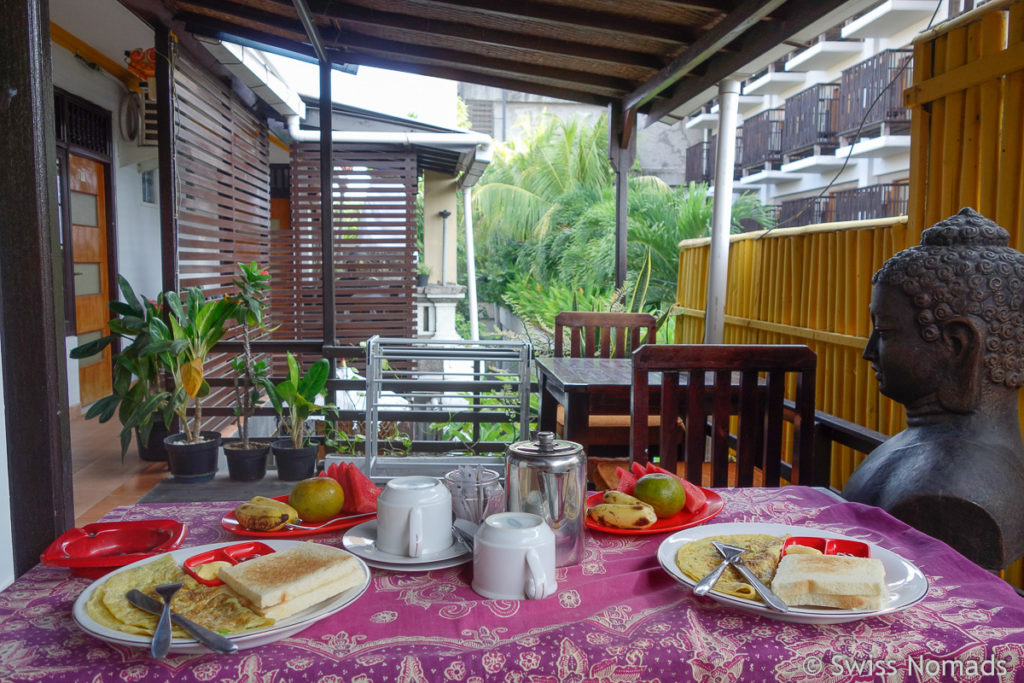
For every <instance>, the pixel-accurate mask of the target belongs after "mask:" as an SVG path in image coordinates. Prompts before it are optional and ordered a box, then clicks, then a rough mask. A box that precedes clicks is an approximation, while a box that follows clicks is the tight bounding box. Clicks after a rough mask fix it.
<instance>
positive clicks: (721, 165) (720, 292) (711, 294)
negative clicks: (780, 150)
mask: <svg viewBox="0 0 1024 683" xmlns="http://www.w3.org/2000/svg"><path fill="white" fill-rule="evenodd" d="M739 94H740V84H739V81H735V80H733V79H730V78H726V79H724V80H723V81H721V82H720V83H719V84H718V150H717V152H716V153H717V155H718V156H717V161H716V163H715V199H714V208H713V213H712V217H711V252H710V256H709V266H708V299H707V304H706V305H705V307H704V310H705V314H704V343H705V344H721V343H722V337H723V335H724V333H725V287H726V279H727V276H728V272H729V232H730V228H731V226H732V181H733V177H732V176H733V168H734V166H735V165H736V115H737V109H738V106H739Z"/></svg>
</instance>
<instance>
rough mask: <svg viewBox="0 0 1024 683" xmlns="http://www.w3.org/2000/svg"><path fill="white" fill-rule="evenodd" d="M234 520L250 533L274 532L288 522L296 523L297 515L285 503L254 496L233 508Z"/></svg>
mask: <svg viewBox="0 0 1024 683" xmlns="http://www.w3.org/2000/svg"><path fill="white" fill-rule="evenodd" d="M235 518H236V519H238V523H239V524H241V525H242V527H243V528H245V529H248V530H250V531H276V530H278V529H280V528H282V527H284V526H285V525H286V524H288V523H289V522H293V521H296V522H297V521H298V520H299V513H298V512H296V511H295V508H293V507H292V506H290V505H288V504H287V503H282V502H281V501H279V500H273V499H272V498H264V497H263V496H256V497H255V498H253V499H252V500H250V501H249V502H248V503H242V504H241V505H239V506H238V507H236V508H235Z"/></svg>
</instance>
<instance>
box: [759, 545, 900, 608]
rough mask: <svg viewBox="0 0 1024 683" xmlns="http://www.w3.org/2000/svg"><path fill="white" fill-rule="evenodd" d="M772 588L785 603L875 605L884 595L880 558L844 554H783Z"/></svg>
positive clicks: (819, 605) (845, 606) (839, 605)
mask: <svg viewBox="0 0 1024 683" xmlns="http://www.w3.org/2000/svg"><path fill="white" fill-rule="evenodd" d="M772 591H773V592H774V593H775V594H776V595H778V596H779V599H781V600H782V601H783V602H785V603H786V604H787V605H804V606H811V607H837V608H840V609H878V608H879V607H880V606H881V605H882V604H883V603H884V602H885V601H886V599H887V597H888V589H887V587H886V584H885V567H884V566H883V565H882V562H881V561H880V560H878V559H877V558H869V557H847V556H844V555H804V554H794V555H786V556H784V557H783V558H782V560H781V561H780V562H779V566H778V569H777V570H776V572H775V578H774V579H772Z"/></svg>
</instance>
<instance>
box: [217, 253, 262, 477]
mask: <svg viewBox="0 0 1024 683" xmlns="http://www.w3.org/2000/svg"><path fill="white" fill-rule="evenodd" d="M238 268H239V271H240V275H239V277H238V278H236V279H235V280H234V284H235V286H236V287H237V288H238V294H237V296H235V297H233V299H234V301H235V304H236V307H235V313H234V317H235V320H236V321H237V322H238V324H239V327H240V328H241V338H242V353H241V354H240V355H238V356H235V357H234V358H232V359H231V369H232V371H233V372H234V392H235V406H234V414H235V425H236V427H237V430H238V431H237V434H238V438H237V439H232V440H225V441H224V457H225V459H226V460H227V463H228V476H229V477H230V478H231V479H233V480H235V481H258V480H260V479H262V478H263V477H264V476H266V473H267V453H268V452H269V451H270V442H269V441H258V440H254V439H250V438H249V418H251V417H252V416H253V415H254V414H255V412H256V408H258V407H259V406H260V405H262V403H263V394H262V388H263V386H264V384H265V383H266V381H267V372H268V371H267V362H266V361H265V360H263V359H260V360H256V358H255V357H254V356H253V353H252V344H251V341H252V335H253V332H254V331H255V330H265V329H266V327H264V324H263V307H264V302H263V293H264V292H265V291H266V290H267V289H268V288H269V287H270V284H269V281H270V274H269V273H267V271H266V270H263V269H262V268H261V267H260V266H259V265H257V264H256V262H255V261H254V262H252V263H250V264H249V265H245V264H244V263H240V264H239V265H238Z"/></svg>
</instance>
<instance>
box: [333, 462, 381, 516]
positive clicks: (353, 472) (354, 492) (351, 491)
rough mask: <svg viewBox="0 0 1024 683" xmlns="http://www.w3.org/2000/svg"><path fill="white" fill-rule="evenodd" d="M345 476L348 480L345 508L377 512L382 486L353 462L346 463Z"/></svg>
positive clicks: (352, 510)
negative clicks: (371, 479)
mask: <svg viewBox="0 0 1024 683" xmlns="http://www.w3.org/2000/svg"><path fill="white" fill-rule="evenodd" d="M345 476H346V478H347V480H348V481H347V482H346V483H348V487H347V488H345V509H346V510H347V511H351V512H353V513H356V514H359V513H364V512H376V510H377V496H379V495H380V488H378V487H377V486H374V484H373V482H372V481H370V479H369V478H368V477H367V476H366V475H365V474H363V473H362V472H361V471H360V470H359V468H358V467H356V466H355V465H353V464H352V463H346V464H345ZM342 486H344V484H342ZM349 500H351V504H350V503H349Z"/></svg>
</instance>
